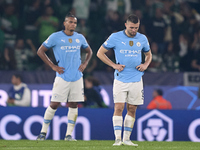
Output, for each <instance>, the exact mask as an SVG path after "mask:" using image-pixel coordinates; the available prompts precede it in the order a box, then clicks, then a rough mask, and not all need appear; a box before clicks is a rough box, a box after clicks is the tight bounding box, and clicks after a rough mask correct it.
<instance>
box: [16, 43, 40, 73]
mask: <svg viewBox="0 0 200 150" xmlns="http://www.w3.org/2000/svg"><path fill="white" fill-rule="evenodd" d="M14 56H15V60H16V69H17V70H33V69H36V68H37V62H36V61H35V60H34V58H35V57H36V48H35V46H34V45H33V43H32V41H31V40H30V39H27V40H26V43H24V40H23V39H18V40H17V42H16V46H15V49H14Z"/></svg>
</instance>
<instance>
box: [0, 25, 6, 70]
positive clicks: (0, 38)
mask: <svg viewBox="0 0 200 150" xmlns="http://www.w3.org/2000/svg"><path fill="white" fill-rule="evenodd" d="M3 48H4V32H3V31H2V30H1V29H0V69H3V68H4V66H5V64H4V49H3Z"/></svg>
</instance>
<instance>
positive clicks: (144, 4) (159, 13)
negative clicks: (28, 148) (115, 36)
mask: <svg viewBox="0 0 200 150" xmlns="http://www.w3.org/2000/svg"><path fill="white" fill-rule="evenodd" d="M68 12H72V13H73V14H75V15H76V17H77V18H78V26H77V30H76V31H77V32H80V33H82V34H83V35H84V36H85V37H86V38H87V40H88V43H89V44H90V46H91V48H92V50H93V53H94V55H93V57H92V59H91V61H90V64H89V65H88V67H87V68H86V70H85V72H84V78H87V77H89V76H93V77H95V78H96V79H98V80H99V82H100V84H101V86H102V87H103V89H104V91H102V96H103V99H104V102H105V104H106V105H107V106H108V108H95V109H94V108H88V107H87V108H84V107H82V108H80V111H79V115H80V116H79V118H78V120H77V126H76V128H75V132H74V136H75V137H76V138H77V139H83V140H93V139H95V140H113V139H114V135H113V131H112V122H111V117H112V112H113V101H112V82H113V69H112V68H110V67H108V66H106V65H105V64H103V63H102V62H101V61H100V60H99V59H98V58H97V57H96V52H97V50H98V48H99V47H100V46H101V44H102V43H103V42H104V41H105V40H106V39H107V37H108V36H109V35H110V34H111V33H113V32H116V31H119V30H123V29H124V22H125V20H126V18H127V16H128V14H130V13H135V14H136V15H138V16H139V18H140V20H141V25H140V31H139V32H141V33H143V34H145V35H146V36H147V37H148V39H149V41H150V45H151V49H152V53H153V60H152V63H151V64H150V66H149V68H148V70H147V71H146V72H145V75H144V77H143V80H144V93H145V97H144V98H145V104H144V105H143V106H140V107H139V108H138V112H137V120H136V123H135V127H134V131H133V135H132V137H131V138H132V139H133V140H139V141H144V140H146V141H194V142H200V123H199V122H200V115H199V110H200V98H199V97H200V96H199V95H200V92H199V87H200V1H199V0H139V1H138V0H28V1H27V0H0V124H1V126H0V139H6V140H19V139H30V140H34V139H36V136H37V135H38V134H39V131H40V128H41V123H42V121H43V120H42V118H43V113H44V111H45V107H47V106H48V104H49V102H50V97H51V89H52V83H53V80H54V77H55V72H53V71H52V70H51V69H50V68H49V67H48V66H46V65H45V64H44V63H43V62H42V61H41V60H40V58H39V57H38V56H37V55H36V52H37V49H38V48H39V46H40V45H41V43H42V42H43V41H44V40H45V39H46V38H48V36H49V35H50V34H51V33H53V32H55V31H58V30H62V29H63V25H62V23H63V20H64V17H65V15H66V14H67V13H68ZM46 17H48V18H50V20H51V21H49V20H45V19H44V18H46ZM107 55H108V57H110V58H111V59H112V60H114V55H113V52H112V51H109V53H107ZM48 56H49V57H50V58H51V59H52V61H54V62H55V59H54V56H53V53H52V51H51V50H50V51H48ZM82 56H83V57H84V56H85V55H84V53H82ZM14 73H19V74H21V75H22V77H23V82H25V83H27V84H28V86H29V88H30V90H31V98H32V99H31V106H30V107H26V108H20V107H7V104H6V101H7V98H8V95H7V91H8V89H9V88H10V86H11V77H12V75H13V74H14ZM155 88H160V89H162V90H163V92H164V95H163V97H164V98H166V99H167V100H169V101H170V102H171V104H172V110H152V111H150V110H147V109H146V107H147V105H148V104H149V102H150V101H151V100H152V93H153V90H154V89H155ZM66 111H67V110H66V108H65V105H62V108H60V110H58V111H57V114H56V116H55V118H54V119H53V121H52V124H51V127H50V129H49V135H48V138H49V139H54V140H59V139H63V137H64V133H65V132H61V131H63V130H65V127H66V122H67V116H66V115H65V114H66ZM124 113H125V112H124ZM96 118H98V120H96ZM102 122H104V125H102ZM105 122H106V123H105ZM153 130H154V131H153Z"/></svg>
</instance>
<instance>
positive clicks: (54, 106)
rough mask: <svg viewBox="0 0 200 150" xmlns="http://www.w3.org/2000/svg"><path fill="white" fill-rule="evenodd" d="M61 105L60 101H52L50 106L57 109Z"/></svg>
mask: <svg viewBox="0 0 200 150" xmlns="http://www.w3.org/2000/svg"><path fill="white" fill-rule="evenodd" d="M59 106H60V102H51V103H50V107H51V108H52V109H57V108H58V107H59Z"/></svg>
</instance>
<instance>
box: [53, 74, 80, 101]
mask: <svg viewBox="0 0 200 150" xmlns="http://www.w3.org/2000/svg"><path fill="white" fill-rule="evenodd" d="M51 101H52V102H67V101H68V102H83V101H84V89H83V78H82V77H81V78H80V79H79V80H77V81H74V82H67V81H65V80H63V79H62V78H61V77H55V80H54V84H53V89H52V97H51Z"/></svg>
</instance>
